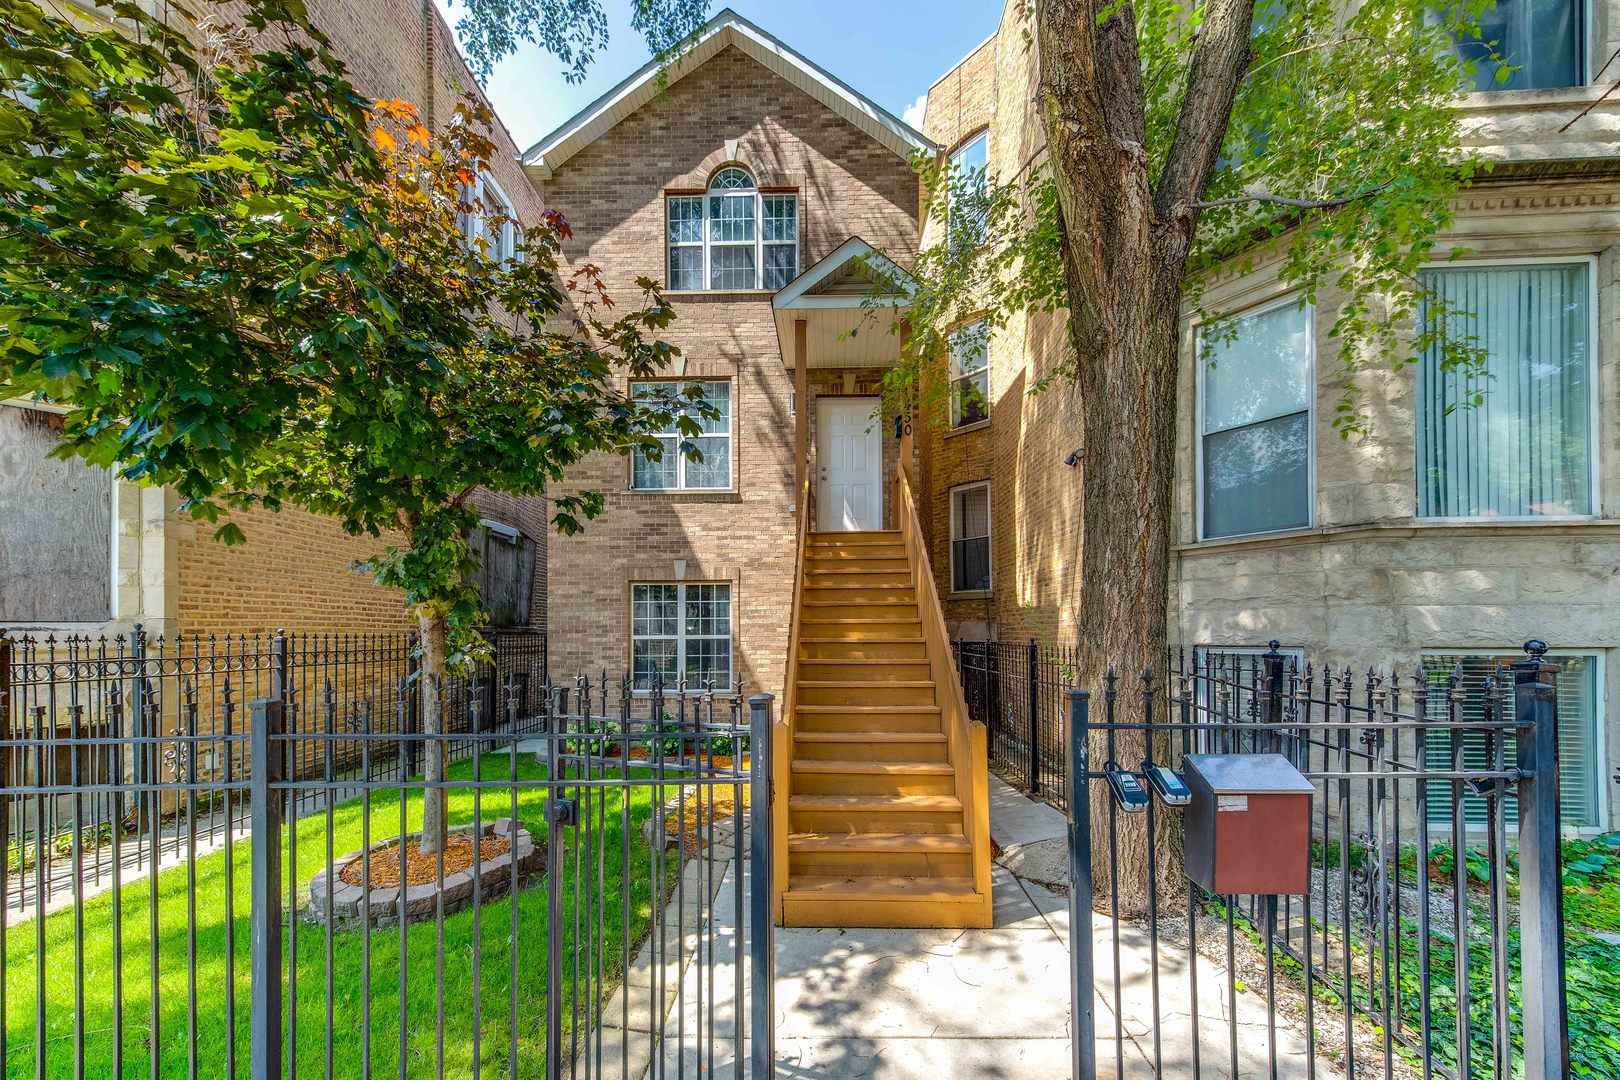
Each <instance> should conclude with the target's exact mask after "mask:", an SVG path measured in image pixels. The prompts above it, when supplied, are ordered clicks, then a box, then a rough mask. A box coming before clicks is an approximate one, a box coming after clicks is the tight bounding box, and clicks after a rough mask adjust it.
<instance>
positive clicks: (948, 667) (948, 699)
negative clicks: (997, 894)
mask: <svg viewBox="0 0 1620 1080" xmlns="http://www.w3.org/2000/svg"><path fill="white" fill-rule="evenodd" d="M894 516H895V522H896V524H897V525H898V526H899V529H900V538H901V540H902V541H903V542H904V544H905V547H906V553H907V555H908V556H910V560H909V561H910V563H911V577H912V585H913V587H914V588H915V589H916V593H917V609H918V612H919V613H920V615H921V617H922V633H923V641H924V642H925V645H924V647H925V648H926V650H927V652H928V668H929V674H930V675H931V676H932V678H933V681H934V687H935V692H936V693H937V694H938V696H939V707H940V713H941V719H942V720H943V722H944V723H943V727H944V731H945V740H946V749H947V753H948V754H949V757H950V762H951V771H952V772H953V773H954V774H955V780H956V797H957V799H958V800H960V801H961V803H962V823H963V828H964V829H965V831H966V832H967V835H968V842H969V845H970V851H971V853H972V859H973V884H974V888H975V889H976V890H977V891H978V892H979V893H980V895H981V896H982V897H983V898H984V904H985V909H986V918H988V916H989V907H990V903H991V898H990V806H989V795H988V785H989V774H990V762H989V753H988V739H987V738H986V731H985V727H984V725H983V724H981V723H978V722H976V721H974V720H972V719H970V717H969V716H968V710H967V700H966V699H965V697H964V696H963V694H962V681H961V679H960V678H959V677H958V676H957V672H956V665H955V664H953V663H951V638H950V632H949V631H948V630H947V629H946V627H945V609H944V606H943V605H942V604H941V603H940V599H939V590H938V589H937V588H936V587H935V585H934V570H933V565H932V562H931V560H930V559H929V558H928V545H927V543H926V542H925V540H924V537H923V531H922V522H921V520H920V519H919V518H918V515H917V502H916V498H915V496H914V495H913V494H912V490H911V477H910V475H909V471H908V470H907V468H906V463H905V462H904V461H902V462H901V463H900V467H899V468H898V469H896V470H895V478H894ZM985 925H986V926H988V925H989V923H988V922H986V923H985Z"/></svg>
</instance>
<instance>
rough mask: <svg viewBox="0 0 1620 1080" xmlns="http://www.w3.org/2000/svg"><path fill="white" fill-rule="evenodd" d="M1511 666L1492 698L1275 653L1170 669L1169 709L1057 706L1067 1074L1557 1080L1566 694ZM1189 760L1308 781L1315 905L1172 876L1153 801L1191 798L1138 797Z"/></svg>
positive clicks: (1131, 704) (1086, 696)
mask: <svg viewBox="0 0 1620 1080" xmlns="http://www.w3.org/2000/svg"><path fill="white" fill-rule="evenodd" d="M1526 648H1527V652H1528V653H1529V655H1528V658H1527V659H1526V660H1524V661H1523V662H1520V663H1516V664H1513V665H1512V670H1511V671H1503V672H1500V673H1499V674H1498V675H1496V676H1490V677H1484V678H1469V677H1466V676H1465V675H1464V674H1463V673H1462V672H1461V671H1454V672H1451V673H1449V674H1445V675H1441V676H1436V675H1435V673H1433V672H1428V673H1424V672H1420V673H1419V674H1418V675H1417V676H1415V677H1413V678H1411V679H1402V678H1400V677H1398V676H1394V675H1389V676H1379V675H1375V674H1371V673H1369V674H1367V675H1365V676H1362V677H1357V676H1356V675H1354V674H1352V673H1351V672H1350V671H1349V670H1343V671H1334V670H1331V669H1325V668H1315V669H1313V668H1312V667H1310V666H1305V667H1303V668H1302V667H1301V666H1300V663H1299V662H1298V661H1297V660H1293V659H1290V658H1289V657H1285V656H1283V655H1282V654H1280V653H1279V652H1278V651H1277V647H1276V644H1275V643H1273V646H1272V650H1271V653H1270V654H1269V655H1267V656H1264V657H1259V658H1255V657H1252V656H1241V657H1226V656H1220V655H1210V654H1205V653H1197V654H1194V655H1192V656H1191V657H1186V656H1183V657H1181V658H1179V660H1178V662H1173V663H1172V664H1171V676H1170V684H1169V686H1168V687H1167V688H1164V687H1161V686H1160V685H1158V683H1157V682H1156V680H1155V678H1154V676H1153V675H1152V674H1151V673H1148V674H1144V675H1142V676H1141V677H1140V678H1138V679H1132V680H1122V679H1119V678H1116V676H1115V675H1114V673H1113V672H1109V673H1108V675H1107V677H1106V678H1105V680H1104V684H1103V687H1102V690H1101V693H1100V695H1098V696H1096V697H1094V696H1093V695H1092V694H1091V693H1089V692H1087V691H1085V690H1081V689H1072V690H1070V691H1069V716H1068V724H1067V725H1066V726H1067V728H1068V731H1067V733H1066V734H1067V736H1068V747H1067V759H1068V760H1067V762H1066V764H1067V766H1068V767H1067V776H1066V781H1067V785H1068V796H1069V798H1068V806H1069V846H1070V860H1071V872H1072V874H1073V879H1072V880H1073V887H1072V889H1071V891H1070V917H1071V926H1072V927H1073V930H1074V932H1073V934H1072V938H1071V973H1072V976H1073V980H1072V986H1071V993H1072V995H1073V996H1072V1004H1073V1025H1074V1027H1073V1030H1074V1032H1075V1039H1074V1075H1075V1076H1076V1077H1077V1078H1080V1080H1093V1078H1094V1077H1096V1076H1097V1075H1098V1074H1099V1063H1100V1062H1101V1069H1100V1071H1101V1072H1103V1073H1107V1072H1109V1071H1110V1067H1111V1069H1112V1071H1113V1072H1114V1074H1115V1075H1117V1076H1119V1077H1126V1076H1130V1075H1133V1074H1139V1075H1155V1076H1163V1075H1173V1076H1194V1077H1197V1076H1205V1075H1209V1076H1224V1077H1236V1076H1239V1075H1244V1074H1248V1075H1268V1076H1272V1077H1276V1076H1300V1077H1313V1078H1314V1077H1316V1076H1318V1075H1323V1076H1342V1077H1356V1076H1364V1075H1369V1074H1376V1075H1380V1076H1383V1077H1386V1078H1390V1077H1421V1078H1423V1080H1428V1078H1429V1077H1431V1076H1441V1077H1447V1078H1451V1080H1461V1078H1468V1080H1473V1078H1483V1077H1489V1078H1507V1077H1512V1076H1524V1077H1527V1078H1529V1080H1554V1078H1560V1077H1564V1076H1567V1075H1569V1070H1570V1045H1569V1027H1568V1014H1567V1007H1566V1001H1565V983H1564V966H1563V965H1564V934H1563V911H1562V881H1561V868H1560V864H1559V836H1560V829H1559V787H1558V761H1557V735H1556V730H1557V705H1556V701H1557V699H1556V696H1555V680H1556V675H1557V670H1558V669H1557V666H1556V665H1554V664H1552V663H1549V662H1548V661H1547V660H1546V659H1545V658H1544V655H1543V654H1544V653H1545V650H1546V646H1545V645H1544V644H1542V643H1540V642H1532V643H1530V644H1529V645H1528V646H1527V647H1526ZM1098 706H1100V708H1099V707H1098ZM1193 753H1216V754H1260V753H1271V754H1279V755H1282V756H1284V757H1285V758H1286V759H1287V760H1288V762H1290V763H1291V764H1292V765H1293V766H1294V767H1295V768H1296V769H1297V770H1298V771H1299V773H1300V774H1302V776H1303V777H1304V778H1305V779H1306V780H1308V781H1309V784H1310V789H1311V794H1310V815H1311V816H1310V825H1309V859H1310V865H1309V879H1310V885H1309V891H1308V892H1307V893H1305V894H1302V895H1296V896H1280V897H1277V896H1272V897H1262V896H1217V895H1212V894H1210V893H1207V892H1205V891H1203V890H1202V889H1200V888H1199V887H1198V886H1196V885H1194V884H1193V883H1192V882H1190V881H1189V880H1188V879H1187V877H1186V876H1185V875H1184V874H1183V873H1182V871H1181V858H1182V854H1183V851H1182V848H1181V846H1180V838H1181V824H1182V819H1183V816H1184V815H1185V814H1187V813H1188V810H1187V809H1186V808H1185V806H1184V805H1175V804H1176V802H1177V799H1176V798H1175V797H1170V798H1166V797H1165V796H1166V794H1170V795H1171V796H1178V795H1182V794H1185V793H1183V792H1175V791H1171V792H1168V793H1167V792H1165V791H1163V790H1161V789H1160V788H1159V787H1158V786H1157V785H1156V784H1155V783H1154V779H1155V777H1154V776H1153V775H1152V772H1153V770H1154V769H1155V767H1156V766H1166V767H1169V768H1172V769H1175V768H1180V767H1181V766H1182V765H1183V764H1184V763H1185V761H1186V758H1187V756H1188V755H1190V754H1193ZM1162 776H1163V774H1161V777H1162ZM1130 777H1134V778H1135V779H1136V781H1137V782H1138V783H1139V784H1140V787H1139V788H1137V789H1135V791H1134V792H1133V791H1132V789H1131V785H1130V784H1129V783H1128V781H1127V778H1130ZM1510 826H1511V827H1510ZM1514 841H1516V843H1514ZM1481 863H1482V864H1483V865H1480V864H1481ZM1470 864H1472V865H1470ZM1087 927H1090V929H1091V930H1092V932H1091V933H1087V932H1086V931H1085V928H1087Z"/></svg>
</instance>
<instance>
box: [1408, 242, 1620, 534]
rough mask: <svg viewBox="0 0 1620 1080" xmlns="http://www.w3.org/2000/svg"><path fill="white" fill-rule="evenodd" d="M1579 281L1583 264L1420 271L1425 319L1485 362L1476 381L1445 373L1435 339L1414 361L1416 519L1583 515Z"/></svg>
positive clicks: (1583, 363)
mask: <svg viewBox="0 0 1620 1080" xmlns="http://www.w3.org/2000/svg"><path fill="white" fill-rule="evenodd" d="M1589 277H1590V268H1589V267H1588V265H1587V264H1586V263H1584V262H1582V263H1544V264H1538V265H1532V266H1482V267H1472V268H1470V267H1446V268H1444V269H1435V270H1426V271H1424V272H1423V275H1422V281H1423V284H1424V285H1425V286H1427V288H1428V290H1429V291H1430V292H1431V293H1432V294H1433V298H1434V299H1433V300H1426V302H1425V304H1424V310H1423V313H1422V317H1423V319H1424V321H1425V326H1426V327H1429V328H1438V329H1440V330H1442V331H1443V333H1444V335H1445V336H1446V337H1447V338H1448V339H1449V340H1454V341H1463V342H1466V343H1469V344H1471V345H1474V346H1477V347H1480V348H1483V349H1484V350H1485V352H1486V353H1487V355H1488V360H1487V362H1486V368H1485V374H1484V376H1483V377H1470V376H1468V375H1466V374H1464V373H1460V372H1447V371H1444V370H1442V363H1441V358H1442V353H1441V349H1440V346H1439V343H1438V342H1437V343H1436V345H1435V346H1434V347H1432V348H1430V349H1428V350H1427V351H1426V352H1425V353H1424V355H1423V356H1422V357H1421V358H1420V359H1419V363H1418V403H1417V463H1418V477H1417V481H1418V516H1420V517H1537V516H1541V515H1555V516H1569V515H1580V514H1589V513H1591V512H1592V437H1591V421H1592V397H1591V394H1592V389H1591V358H1590V343H1589V341H1588V336H1589V327H1590V323H1591V318H1590V315H1591V312H1590V307H1589V305H1590V302H1591V299H1590V284H1589V280H1588V279H1589ZM1437 305H1438V306H1437ZM1437 324H1438V326H1437ZM1478 395H1483V401H1482V402H1481V403H1478V404H1474V403H1473V401H1474V399H1475V398H1476V396H1478Z"/></svg>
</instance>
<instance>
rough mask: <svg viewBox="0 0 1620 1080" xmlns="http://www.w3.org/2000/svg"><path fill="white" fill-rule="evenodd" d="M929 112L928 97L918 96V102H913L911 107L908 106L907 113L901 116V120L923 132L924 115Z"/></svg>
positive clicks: (925, 95) (924, 95)
mask: <svg viewBox="0 0 1620 1080" xmlns="http://www.w3.org/2000/svg"><path fill="white" fill-rule="evenodd" d="M927 111H928V95H927V94H918V95H917V100H916V101H913V102H912V103H911V104H910V105H907V106H906V111H905V112H903V113H901V114H900V119H902V120H904V121H905V122H906V123H908V124H910V125H911V126H912V127H914V128H916V129H917V130H918V131H921V130H922V126H923V114H924V113H926V112H927Z"/></svg>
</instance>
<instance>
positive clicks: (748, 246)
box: [665, 165, 799, 291]
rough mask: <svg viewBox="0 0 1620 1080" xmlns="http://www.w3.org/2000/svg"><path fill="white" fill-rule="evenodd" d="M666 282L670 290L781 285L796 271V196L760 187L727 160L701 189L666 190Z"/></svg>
mask: <svg viewBox="0 0 1620 1080" xmlns="http://www.w3.org/2000/svg"><path fill="white" fill-rule="evenodd" d="M665 206H666V212H667V222H668V225H667V227H668V238H667V243H668V260H669V274H668V286H669V288H670V289H674V290H705V289H706V290H716V291H723V290H738V289H742V290H748V289H780V288H781V287H782V286H784V285H786V284H787V283H788V282H790V281H792V280H793V279H794V278H795V277H797V276H798V274H799V197H798V196H797V195H794V194H788V193H782V192H762V191H760V190H759V186H758V185H757V184H756V183H755V181H754V177H753V176H752V175H751V174H750V173H749V172H748V171H747V170H746V169H741V168H738V167H736V166H734V165H733V166H728V167H726V168H724V169H721V170H720V171H719V172H717V173H715V174H714V178H713V179H712V180H710V181H709V190H708V192H707V193H706V194H702V195H671V196H670V197H669V198H668V199H666V200H665Z"/></svg>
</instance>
